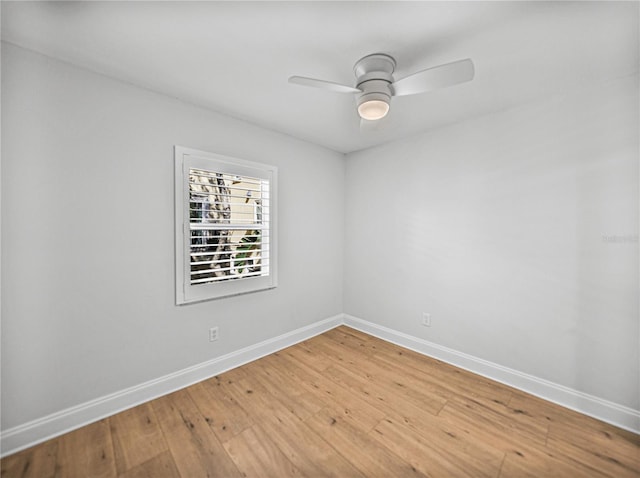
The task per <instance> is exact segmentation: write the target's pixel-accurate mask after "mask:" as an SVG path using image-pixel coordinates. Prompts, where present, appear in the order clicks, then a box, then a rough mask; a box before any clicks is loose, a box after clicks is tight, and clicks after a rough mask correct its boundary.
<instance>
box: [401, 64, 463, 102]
mask: <svg viewBox="0 0 640 478" xmlns="http://www.w3.org/2000/svg"><path fill="white" fill-rule="evenodd" d="M474 72H475V70H474V67H473V62H472V61H471V60H470V59H468V58H467V59H466V60H459V61H454V62H453V63H447V64H445V65H440V66H435V67H433V68H428V69H426V70H422V71H419V72H417V73H414V74H413V75H409V76H407V77H405V78H402V79H401V80H398V81H395V82H394V83H392V84H391V88H392V89H393V96H406V95H415V94H417V93H424V92H427V91H431V90H435V89H438V88H445V87H447V86H453V85H457V84H458V83H464V82H465V81H471V80H473V75H474Z"/></svg>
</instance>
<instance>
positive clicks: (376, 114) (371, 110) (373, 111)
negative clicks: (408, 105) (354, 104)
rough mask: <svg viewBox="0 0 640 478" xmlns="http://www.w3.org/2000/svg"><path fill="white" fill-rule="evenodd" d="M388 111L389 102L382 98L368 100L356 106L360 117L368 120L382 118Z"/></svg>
mask: <svg viewBox="0 0 640 478" xmlns="http://www.w3.org/2000/svg"><path fill="white" fill-rule="evenodd" d="M388 112H389V103H387V102H386V101H382V100H369V101H365V102H364V103H362V104H361V105H360V106H358V114H359V115H360V118H362V119H366V120H369V121H375V120H379V119H381V118H384V117H385V116H386V115H387V113H388Z"/></svg>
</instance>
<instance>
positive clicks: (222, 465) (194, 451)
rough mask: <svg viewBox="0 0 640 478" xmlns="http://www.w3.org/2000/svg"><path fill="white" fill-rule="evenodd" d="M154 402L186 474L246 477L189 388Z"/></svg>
mask: <svg viewBox="0 0 640 478" xmlns="http://www.w3.org/2000/svg"><path fill="white" fill-rule="evenodd" d="M152 405H153V409H154V411H155V413H156V416H157V417H158V420H159V421H160V424H161V427H162V431H163V433H164V437H165V440H166V441H167V444H168V446H169V449H170V451H171V455H172V456H173V459H174V461H175V464H176V467H177V468H178V471H179V472H180V475H181V476H182V477H190V476H207V477H224V478H226V477H235V476H242V475H241V473H240V472H239V471H238V468H237V467H236V466H235V464H234V463H233V461H232V460H231V458H230V457H229V455H228V454H227V453H226V451H225V450H224V448H223V447H222V445H221V444H220V442H219V441H218V438H217V437H216V436H215V434H214V433H213V431H212V430H211V428H210V427H209V424H208V423H207V422H206V421H205V419H204V417H203V416H202V414H201V413H200V411H199V410H198V407H197V406H196V404H195V403H194V402H193V400H191V397H190V395H189V393H188V391H187V390H180V391H178V392H174V393H172V394H170V395H166V396H164V397H161V398H158V399H156V400H154V401H153V404H152Z"/></svg>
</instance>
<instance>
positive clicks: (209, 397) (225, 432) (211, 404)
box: [188, 376, 253, 443]
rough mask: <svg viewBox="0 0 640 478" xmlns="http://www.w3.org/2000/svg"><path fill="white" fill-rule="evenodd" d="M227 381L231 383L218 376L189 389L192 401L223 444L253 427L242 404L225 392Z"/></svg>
mask: <svg viewBox="0 0 640 478" xmlns="http://www.w3.org/2000/svg"><path fill="white" fill-rule="evenodd" d="M225 380H227V381H229V380H228V378H223V377H221V376H216V377H213V378H211V379H209V380H205V381H204V382H201V383H196V384H195V385H193V386H191V387H189V388H188V392H189V395H190V396H191V399H192V400H193V401H194V403H195V404H196V406H197V407H198V409H199V410H200V412H201V413H202V416H203V417H204V419H205V421H206V422H207V423H208V424H209V426H210V427H211V429H212V430H213V432H214V433H215V434H216V436H217V437H218V439H219V440H220V442H222V443H224V442H225V441H227V440H229V439H231V438H233V437H234V436H236V435H237V434H238V433H240V432H242V431H243V430H245V429H246V428H249V427H250V426H251V425H253V420H252V419H251V418H250V417H249V415H248V414H247V412H246V411H245V410H244V409H243V408H242V407H241V406H240V404H238V402H236V401H235V400H234V399H233V397H230V396H229V395H228V394H226V393H225V392H224V387H223V386H222V384H223V383H225Z"/></svg>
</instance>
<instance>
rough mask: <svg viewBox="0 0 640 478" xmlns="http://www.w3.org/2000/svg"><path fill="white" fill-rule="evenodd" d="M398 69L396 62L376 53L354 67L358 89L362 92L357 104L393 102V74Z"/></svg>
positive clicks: (361, 60)
mask: <svg viewBox="0 0 640 478" xmlns="http://www.w3.org/2000/svg"><path fill="white" fill-rule="evenodd" d="M395 68H396V61H395V60H394V59H393V58H392V57H390V56H389V55H385V54H384V53H374V54H373V55H368V56H365V57H364V58H361V59H360V60H358V62H357V63H356V64H355V66H354V67H353V72H354V73H355V75H356V78H357V81H356V87H357V88H358V89H360V90H362V93H360V94H359V95H358V96H357V98H356V101H357V104H358V106H360V105H361V104H363V103H365V102H367V101H374V100H377V101H384V102H385V103H387V104H388V103H389V102H390V101H391V96H392V91H391V83H393V72H394V70H395Z"/></svg>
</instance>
